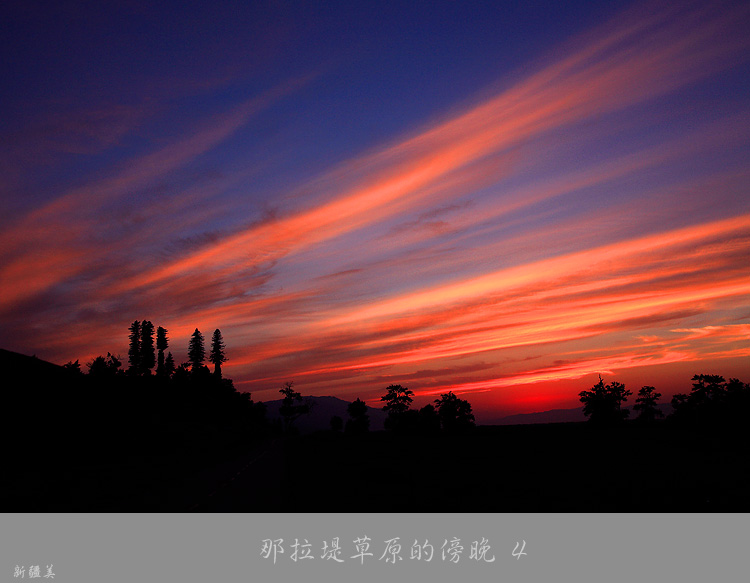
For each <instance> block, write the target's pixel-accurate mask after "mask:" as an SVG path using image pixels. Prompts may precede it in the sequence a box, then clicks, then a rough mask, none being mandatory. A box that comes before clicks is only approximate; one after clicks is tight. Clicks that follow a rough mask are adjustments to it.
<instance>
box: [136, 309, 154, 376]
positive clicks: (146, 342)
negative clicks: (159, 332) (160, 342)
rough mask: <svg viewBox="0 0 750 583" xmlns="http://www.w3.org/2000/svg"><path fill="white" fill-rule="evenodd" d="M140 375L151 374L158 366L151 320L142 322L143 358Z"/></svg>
mask: <svg viewBox="0 0 750 583" xmlns="http://www.w3.org/2000/svg"><path fill="white" fill-rule="evenodd" d="M139 360H140V362H139V365H140V374H150V371H151V369H152V368H154V366H155V365H156V354H155V353H154V325H153V324H152V323H151V322H150V321H149V320H143V322H141V356H140V359H139Z"/></svg>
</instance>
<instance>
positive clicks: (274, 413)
mask: <svg viewBox="0 0 750 583" xmlns="http://www.w3.org/2000/svg"><path fill="white" fill-rule="evenodd" d="M304 399H305V401H310V402H311V403H312V404H313V406H312V410H311V411H310V413H308V414H307V415H302V416H301V417H300V418H299V419H297V420H296V421H295V422H294V427H295V428H296V429H297V430H298V431H299V432H300V433H303V434H304V433H312V432H314V431H321V430H324V429H330V428H331V417H333V416H334V415H338V416H339V417H341V419H343V421H344V423H346V421H347V420H348V419H349V414H348V413H347V410H346V409H347V407H348V406H349V405H350V404H351V403H350V402H349V401H344V400H343V399H339V398H337V397H308V396H305V397H304ZM281 402H282V400H281V399H278V400H276V401H265V402H264V404H265V405H266V416H267V417H268V419H269V421H274V420H276V419H280V418H281V414H280V413H279V407H281ZM367 414H368V415H369V417H370V431H379V430H381V429H383V424H384V422H385V418H386V417H387V415H386V414H385V412H384V411H382V410H381V409H375V408H373V407H368V408H367Z"/></svg>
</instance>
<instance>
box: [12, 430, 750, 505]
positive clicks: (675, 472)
mask: <svg viewBox="0 0 750 583" xmlns="http://www.w3.org/2000/svg"><path fill="white" fill-rule="evenodd" d="M134 443H135V442H134ZM747 451H748V450H747V441H746V439H745V438H744V437H743V438H742V439H739V438H738V436H737V434H731V433H724V434H719V433H716V432H704V433H701V432H693V431H687V430H684V429H678V428H674V427H667V426H665V425H663V424H662V425H657V426H654V427H643V426H638V425H635V424H626V425H625V426H623V427H621V428H617V429H596V428H593V427H590V426H588V425H587V424H585V423H563V424H550V425H519V426H505V427H479V428H478V429H477V430H476V431H474V432H473V433H471V434H468V435H459V436H450V435H444V434H436V435H433V436H426V435H417V436H408V435H395V434H392V433H387V432H373V433H368V434H364V435H361V436H350V435H347V434H343V433H332V432H320V433H317V434H312V435H307V436H296V437H289V438H284V437H277V438H267V439H258V440H256V441H255V442H253V443H250V444H247V445H239V444H235V446H233V447H227V446H226V441H225V440H224V439H218V438H216V436H210V435H203V436H196V438H195V439H194V440H193V442H192V443H191V444H188V445H186V444H180V445H179V446H177V445H175V444H174V443H172V444H169V443H162V444H161V445H159V447H156V448H154V447H149V445H148V444H147V443H143V442H140V443H139V444H137V447H135V448H128V447H127V446H125V447H123V448H121V449H120V450H118V451H108V450H107V448H106V447H103V448H99V449H98V450H96V452H95V453H93V454H91V455H86V454H85V452H69V453H70V455H68V456H67V457H66V456H62V457H61V456H60V455H56V456H55V458H54V459H52V458H48V459H38V460H36V461H37V463H34V460H28V461H29V463H27V464H24V465H23V466H18V465H17V466H16V467H15V468H11V469H10V472H8V473H7V474H6V476H5V478H4V480H3V490H4V495H3V502H2V506H3V507H2V509H0V510H2V511H3V512H15V511H20V512H35V511H52V512H91V511H109V512H133V511H137V512H138V511H140V512H155V511H162V512H188V511H191V512H321V511H325V512H717V511H718V512H746V511H749V510H750V504H749V503H748V482H747V478H746V477H745V473H746V471H745V470H746V469H747V467H748V455H747Z"/></svg>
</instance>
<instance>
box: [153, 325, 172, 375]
mask: <svg viewBox="0 0 750 583" xmlns="http://www.w3.org/2000/svg"><path fill="white" fill-rule="evenodd" d="M168 347H169V339H168V338H167V330H166V328H162V327H161V326H159V327H158V328H157V329H156V349H157V350H158V351H159V353H158V356H157V363H156V374H157V375H159V376H164V375H165V374H166V368H165V364H164V351H165V350H166V349H167V348H168ZM173 364H174V363H173Z"/></svg>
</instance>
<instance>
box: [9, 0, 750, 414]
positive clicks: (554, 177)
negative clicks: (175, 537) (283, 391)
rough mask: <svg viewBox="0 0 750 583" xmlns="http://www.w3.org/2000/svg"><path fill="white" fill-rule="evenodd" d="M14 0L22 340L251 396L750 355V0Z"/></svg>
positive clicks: (572, 391)
mask: <svg viewBox="0 0 750 583" xmlns="http://www.w3.org/2000/svg"><path fill="white" fill-rule="evenodd" d="M154 4H156V3H152V2H140V1H137V0H133V1H128V2H111V3H110V2H107V3H101V2H83V1H81V2H55V3H44V2H42V3H32V2H19V3H16V2H10V3H3V7H2V8H0V32H1V34H0V43H1V45H0V46H2V49H1V50H2V59H0V78H2V79H3V82H2V84H1V85H0V106H1V107H2V111H3V115H2V117H1V118H0V203H1V206H0V211H1V212H0V251H1V252H0V346H2V347H3V348H6V349H8V350H14V351H17V352H21V353H25V354H35V355H37V356H38V357H40V358H43V359H45V360H49V361H52V362H57V363H65V362H67V361H73V360H76V359H78V360H80V362H81V363H82V364H85V363H86V362H90V361H91V360H92V359H93V358H94V357H95V356H97V355H99V354H106V353H107V352H112V353H113V354H120V355H122V357H123V361H126V360H127V334H128V326H129V324H130V323H131V322H133V321H134V320H143V319H147V320H151V321H152V322H153V323H154V325H156V326H163V327H165V328H166V329H167V330H168V332H169V338H170V348H169V350H171V351H172V352H173V354H174V356H175V360H176V361H177V362H178V363H179V362H183V361H186V360H187V345H188V340H189V337H190V334H191V333H192V332H193V330H194V329H195V328H198V329H200V330H201V331H202V332H203V334H204V336H205V337H206V339H207V340H208V339H209V338H210V336H211V334H212V332H213V330H214V329H216V328H219V329H220V330H221V332H222V334H223V337H224V340H225V342H226V345H227V356H228V359H229V360H228V362H227V363H226V364H225V365H224V366H223V372H224V374H225V376H229V377H231V378H232V379H233V380H234V383H235V387H236V388H237V389H238V390H241V391H250V392H251V393H252V396H253V399H255V400H261V401H265V400H273V399H277V398H279V393H278V390H279V389H280V388H281V387H282V386H283V384H284V383H285V382H286V381H293V382H294V384H295V387H296V389H297V390H299V391H300V392H301V393H303V394H305V395H333V396H337V397H340V398H342V399H346V400H354V399H356V398H362V399H364V400H366V401H367V402H368V404H370V405H373V406H378V402H379V397H380V396H381V395H383V394H384V393H385V387H387V386H388V385H391V384H401V385H403V386H406V387H408V388H410V389H411V390H412V391H414V394H415V405H417V406H421V405H424V404H426V403H427V402H430V401H432V400H433V399H435V398H437V397H438V396H439V395H440V394H442V393H445V392H448V391H453V392H454V393H456V394H458V395H459V396H461V397H462V398H465V399H467V400H469V401H470V402H471V403H472V405H473V408H474V412H475V415H476V417H477V420H478V421H479V422H481V421H487V420H489V419H493V418H497V417H502V416H503V415H510V414H515V413H526V412H534V411H543V410H548V409H554V408H567V407H575V406H578V405H580V403H579V402H578V393H579V392H580V391H582V390H586V389H588V388H590V387H591V386H592V385H593V384H594V383H595V382H596V381H597V380H598V376H599V375H601V376H602V377H603V378H604V379H605V381H607V382H609V381H612V380H618V381H620V382H624V383H625V384H626V387H627V388H628V389H630V390H632V391H633V393H636V392H637V390H638V388H640V387H641V386H643V385H653V386H655V387H656V388H657V390H658V391H660V392H662V394H663V396H664V397H663V400H665V401H668V399H669V397H670V396H671V395H672V394H674V393H675V392H687V391H689V390H690V384H691V383H690V378H691V377H692V376H693V375H694V374H697V373H704V374H709V373H711V374H722V375H724V376H725V377H727V378H729V377H737V378H740V379H742V380H744V381H746V382H747V381H750V269H748V265H750V131H749V130H750V99H749V96H750V63H749V62H748V61H749V58H750V37H748V35H747V30H748V25H749V24H750V6H749V5H748V4H747V3H746V2H736V1H735V2H676V3H675V2H664V3H662V2H636V3H631V2H610V3H607V2H565V3H561V2H549V1H541V0H530V1H529V2H523V3H510V2H507V3H506V2H474V1H467V2H460V3H456V2H440V1H431V2H419V1H411V2H383V1H380V2H336V1H331V2H322V3H312V2H276V1H269V2H179V3H178V2H173V3H170V2H164V3H159V5H158V6H155V5H154ZM519 4H520V6H519Z"/></svg>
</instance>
